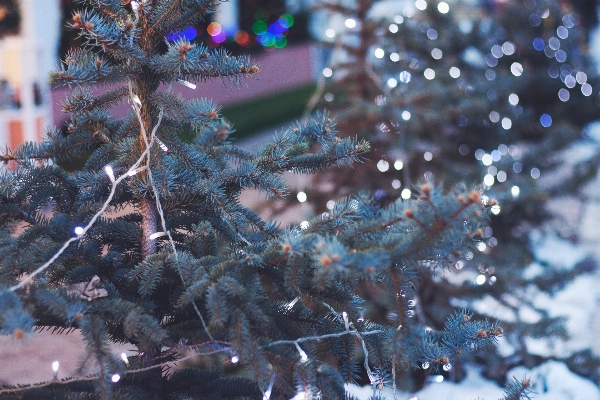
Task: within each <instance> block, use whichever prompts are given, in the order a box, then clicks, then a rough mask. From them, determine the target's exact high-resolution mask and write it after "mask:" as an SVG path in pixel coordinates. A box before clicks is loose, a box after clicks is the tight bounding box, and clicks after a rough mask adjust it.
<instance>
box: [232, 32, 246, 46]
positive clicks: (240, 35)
mask: <svg viewBox="0 0 600 400" xmlns="http://www.w3.org/2000/svg"><path fill="white" fill-rule="evenodd" d="M233 39H234V40H235V42H236V43H237V44H239V45H240V46H247V45H249V44H250V35H249V34H248V32H246V31H237V33H236V34H235V36H234V37H233Z"/></svg>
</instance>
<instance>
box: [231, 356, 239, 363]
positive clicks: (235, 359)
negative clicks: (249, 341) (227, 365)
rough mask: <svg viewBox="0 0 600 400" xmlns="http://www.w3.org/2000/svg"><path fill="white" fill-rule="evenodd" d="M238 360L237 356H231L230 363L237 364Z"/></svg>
mask: <svg viewBox="0 0 600 400" xmlns="http://www.w3.org/2000/svg"><path fill="white" fill-rule="evenodd" d="M239 361H240V358H239V357H238V356H233V357H231V363H232V364H237V363H238V362H239Z"/></svg>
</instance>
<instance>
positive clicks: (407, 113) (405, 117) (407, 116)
mask: <svg viewBox="0 0 600 400" xmlns="http://www.w3.org/2000/svg"><path fill="white" fill-rule="evenodd" d="M401 116H402V119H403V120H405V121H408V120H409V119H410V111H402V114H401Z"/></svg>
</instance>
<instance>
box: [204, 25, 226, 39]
mask: <svg viewBox="0 0 600 400" xmlns="http://www.w3.org/2000/svg"><path fill="white" fill-rule="evenodd" d="M222 31H223V29H221V24H219V23H217V22H211V23H210V24H209V25H208V27H207V28H206V32H208V34H209V35H210V36H213V37H214V36H217V35H219V34H220V33H221V32H222Z"/></svg>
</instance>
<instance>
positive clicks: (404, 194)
mask: <svg viewBox="0 0 600 400" xmlns="http://www.w3.org/2000/svg"><path fill="white" fill-rule="evenodd" d="M411 195H412V191H411V190H410V189H403V190H402V192H401V193H400V197H402V198H403V199H404V200H408V199H410V196H411Z"/></svg>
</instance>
